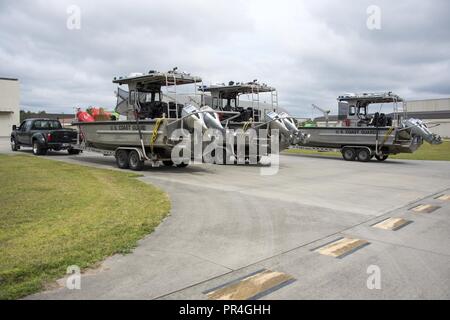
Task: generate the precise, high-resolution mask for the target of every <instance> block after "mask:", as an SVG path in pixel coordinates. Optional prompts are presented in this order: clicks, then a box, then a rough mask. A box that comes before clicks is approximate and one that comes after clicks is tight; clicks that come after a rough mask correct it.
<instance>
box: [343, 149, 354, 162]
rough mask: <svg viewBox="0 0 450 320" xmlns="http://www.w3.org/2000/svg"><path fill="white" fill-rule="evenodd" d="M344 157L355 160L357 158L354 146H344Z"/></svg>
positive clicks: (347, 159)
mask: <svg viewBox="0 0 450 320" xmlns="http://www.w3.org/2000/svg"><path fill="white" fill-rule="evenodd" d="M342 157H343V158H344V160H346V161H353V160H355V158H356V151H355V149H353V148H344V149H343V150H342Z"/></svg>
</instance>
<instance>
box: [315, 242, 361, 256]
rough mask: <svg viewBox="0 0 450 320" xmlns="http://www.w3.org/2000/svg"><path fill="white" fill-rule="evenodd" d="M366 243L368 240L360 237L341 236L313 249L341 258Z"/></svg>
mask: <svg viewBox="0 0 450 320" xmlns="http://www.w3.org/2000/svg"><path fill="white" fill-rule="evenodd" d="M368 244H369V242H368V241H366V240H362V239H352V238H342V239H338V240H336V241H334V242H331V243H329V244H327V245H324V246H322V247H319V248H317V249H315V250H314V251H315V252H318V253H320V254H323V255H326V256H330V257H334V258H343V257H344V256H346V255H349V254H350V253H353V252H355V251H356V250H358V249H361V248H362V247H364V246H366V245H368Z"/></svg>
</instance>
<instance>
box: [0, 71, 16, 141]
mask: <svg viewBox="0 0 450 320" xmlns="http://www.w3.org/2000/svg"><path fill="white" fill-rule="evenodd" d="M19 100H20V88H19V81H18V80H17V79H10V78H0V137H9V136H10V134H11V127H12V125H13V124H16V125H18V124H19V122H20V107H19Z"/></svg>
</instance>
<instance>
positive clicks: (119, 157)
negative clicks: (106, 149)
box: [116, 150, 130, 169]
mask: <svg viewBox="0 0 450 320" xmlns="http://www.w3.org/2000/svg"><path fill="white" fill-rule="evenodd" d="M116 163H117V166H118V167H119V168H120V169H128V168H129V166H130V165H129V163H128V152H127V151H126V150H117V152H116Z"/></svg>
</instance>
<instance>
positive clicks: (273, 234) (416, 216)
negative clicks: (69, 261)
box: [0, 140, 450, 299]
mask: <svg viewBox="0 0 450 320" xmlns="http://www.w3.org/2000/svg"><path fill="white" fill-rule="evenodd" d="M8 148H9V146H8V143H7V141H5V140H2V141H0V152H8V151H7V150H8ZM23 152H27V151H23ZM46 157H47V158H50V159H53V160H60V161H67V162H73V163H77V164H82V165H89V166H95V167H100V168H108V169H112V168H115V164H114V159H113V158H112V157H103V156H101V155H100V156H99V155H96V154H92V153H85V154H83V155H79V156H68V155H66V154H65V153H63V152H61V153H54V154H51V155H49V156H46ZM280 163H281V166H280V170H279V172H278V174H276V175H274V176H261V175H260V167H259V166H215V165H194V166H189V167H187V168H185V169H179V168H167V167H159V168H151V167H150V166H148V167H146V169H145V171H143V172H142V174H143V177H142V178H140V179H141V180H143V181H145V182H149V183H152V184H155V185H157V186H159V187H161V188H162V189H164V190H165V191H167V192H168V193H169V195H170V198H171V201H172V211H171V215H170V216H169V217H168V218H167V219H165V220H164V221H163V223H162V224H161V225H160V226H159V227H158V228H157V229H156V230H155V232H153V233H152V234H150V235H149V236H147V237H146V238H145V239H143V240H141V241H140V242H139V246H138V247H137V248H136V249H135V250H134V251H133V253H131V254H128V255H125V256H123V255H115V256H113V257H111V258H109V259H107V260H106V261H104V262H103V264H102V268H101V270H98V271H95V272H89V273H87V274H85V275H83V276H82V283H81V290H68V289H65V288H63V287H61V288H59V289H55V290H51V291H47V292H42V293H39V294H36V295H33V296H30V297H29V298H31V299H52V298H57V299H113V298H119V299H121V298H127V299H154V298H164V299H172V298H183V299H191V298H196V299H205V298H207V296H206V295H205V294H204V293H203V292H204V291H207V290H208V289H211V288H214V287H216V286H219V285H221V284H224V283H228V282H230V281H233V280H236V279H238V278H239V277H242V276H245V275H248V274H251V273H252V272H255V271H257V270H260V269H262V268H266V269H270V270H275V271H281V272H285V273H287V274H289V275H291V276H293V277H294V278H295V279H296V281H295V282H293V283H291V284H289V285H287V286H285V287H283V288H280V289H279V290H275V291H273V292H271V293H270V294H268V295H266V296H264V297H262V298H263V299H297V298H299V299H300V298H319V299H320V298H338V299H340V298H350V299H352V298H354V299H358V298H383V299H384V298H385V299H392V298H398V299H404V298H437V299H441V298H447V299H448V298H450V267H449V263H450V249H449V248H450V246H449V244H450V223H449V222H448V215H449V212H450V201H441V200H436V199H434V196H436V195H439V194H441V193H442V194H445V193H447V194H449V193H450V162H431V161H402V160H388V161H386V162H385V163H378V162H370V163H358V162H345V161H343V160H340V159H326V158H316V157H310V156H297V155H286V156H281V159H280ZM422 203H429V204H435V205H438V206H440V207H441V208H439V209H438V210H436V211H434V212H432V213H427V214H425V213H413V212H412V211H411V210H409V209H410V208H411V207H413V206H415V205H416V204H422ZM391 216H395V217H404V218H406V219H408V220H411V221H412V223H410V224H409V225H407V226H405V227H404V228H402V229H400V230H397V231H389V230H381V229H375V228H373V227H371V225H373V224H374V223H376V222H378V221H381V220H383V219H384V218H387V217H391ZM342 236H347V237H358V238H361V239H365V240H367V241H369V242H370V244H369V245H368V246H366V247H364V248H361V249H360V250H357V251H355V252H353V253H352V254H349V255H348V256H346V257H344V258H342V259H336V258H332V257H328V256H323V255H320V254H318V253H317V252H314V251H311V249H313V248H317V247H318V246H320V245H322V244H325V243H328V242H330V241H333V240H335V239H337V238H339V237H342ZM370 265H376V266H378V267H379V268H380V270H381V283H382V288H381V289H380V290H369V289H368V288H367V285H366V281H367V278H368V276H369V275H368V274H367V267H368V266H370Z"/></svg>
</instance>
